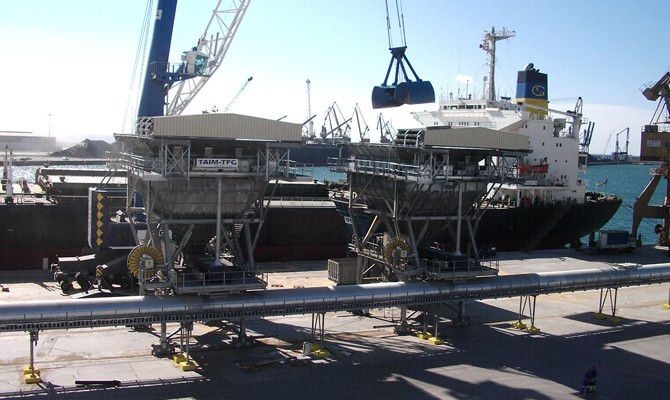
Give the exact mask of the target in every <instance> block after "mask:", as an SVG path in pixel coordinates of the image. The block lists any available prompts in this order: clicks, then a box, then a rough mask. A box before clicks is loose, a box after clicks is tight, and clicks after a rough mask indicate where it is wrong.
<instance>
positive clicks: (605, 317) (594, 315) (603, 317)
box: [593, 312, 607, 319]
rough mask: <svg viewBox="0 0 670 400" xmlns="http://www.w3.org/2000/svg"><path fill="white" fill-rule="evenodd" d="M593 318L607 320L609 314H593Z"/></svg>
mask: <svg viewBox="0 0 670 400" xmlns="http://www.w3.org/2000/svg"><path fill="white" fill-rule="evenodd" d="M593 318H595V319H607V314H603V313H601V312H597V313H593Z"/></svg>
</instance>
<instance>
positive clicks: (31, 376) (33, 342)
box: [23, 331, 42, 383]
mask: <svg viewBox="0 0 670 400" xmlns="http://www.w3.org/2000/svg"><path fill="white" fill-rule="evenodd" d="M28 333H29V334H30V365H28V366H27V367H25V368H24V369H23V379H24V381H25V383H41V382H42V378H41V377H40V369H39V368H37V367H35V347H36V346H37V340H38V339H39V331H30V332H28Z"/></svg>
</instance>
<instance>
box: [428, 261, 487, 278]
mask: <svg viewBox="0 0 670 400" xmlns="http://www.w3.org/2000/svg"><path fill="white" fill-rule="evenodd" d="M421 263H422V266H423V268H424V270H425V271H426V273H428V274H431V275H449V274H462V273H467V274H472V273H478V272H482V271H498V270H499V268H500V262H499V261H498V260H485V259H480V260H475V259H471V258H468V259H463V260H439V261H438V260H426V259H422V260H421Z"/></svg>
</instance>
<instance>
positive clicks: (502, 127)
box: [414, 30, 621, 250]
mask: <svg viewBox="0 0 670 400" xmlns="http://www.w3.org/2000/svg"><path fill="white" fill-rule="evenodd" d="M494 32H495V31H494V30H492V31H491V33H487V35H486V36H485V37H484V44H482V46H481V47H482V48H483V49H485V50H487V52H488V53H489V55H490V57H491V59H490V63H491V64H493V63H494V62H495V51H494V49H495V47H494V44H492V42H493V43H495V40H500V39H499V38H500V36H498V35H495V34H494ZM506 37H509V35H506V36H504V37H503V38H506ZM491 49H493V51H491ZM492 69H494V68H493V66H492ZM494 85H495V83H494V80H493V79H492V77H491V78H490V79H489V90H488V93H489V95H490V96H488V97H487V98H481V99H474V98H472V96H471V95H466V96H464V97H457V98H455V97H454V96H453V95H450V96H449V97H448V98H447V99H443V100H441V101H440V102H439V106H438V109H437V110H435V111H423V112H416V113H414V116H415V118H416V120H417V121H419V122H420V123H421V124H423V125H424V126H426V127H429V128H431V127H449V128H452V129H465V128H486V129H491V130H495V131H500V132H509V133H515V134H519V135H523V136H524V137H526V138H527V140H528V143H529V146H530V149H531V150H532V151H531V152H530V153H528V154H527V155H525V156H523V157H522V158H521V159H520V163H519V169H518V177H517V178H518V179H516V180H514V181H511V182H508V183H504V184H503V185H502V186H501V187H500V189H499V190H497V191H495V192H494V193H495V194H494V195H492V196H491V197H489V198H488V199H487V201H489V202H490V203H491V204H492V205H493V206H494V207H492V210H491V211H490V212H488V211H487V213H488V214H489V215H488V216H487V215H485V216H484V219H485V221H487V222H490V224H489V226H487V228H486V229H487V230H491V229H493V230H494V231H493V232H491V231H489V232H481V233H479V235H480V237H482V239H483V240H488V241H492V242H498V243H501V244H503V246H502V247H504V248H507V249H519V248H520V249H526V250H530V249H532V248H534V247H536V246H542V247H560V246H563V245H565V244H566V243H571V244H577V242H578V241H579V238H580V237H582V236H583V235H586V234H588V233H589V231H590V230H595V229H598V228H600V227H601V226H602V225H603V224H604V223H606V222H607V221H608V220H609V218H611V216H612V215H613V214H614V212H616V210H617V208H618V206H619V205H620V204H621V200H620V199H619V198H613V197H610V198H608V196H602V195H600V194H597V193H589V192H587V183H586V181H585V179H583V178H582V177H580V173H583V172H585V170H586V154H582V153H580V149H579V146H580V131H581V129H582V125H583V124H584V123H585V122H586V121H585V120H584V119H583V116H582V99H581V98H579V99H578V100H577V102H576V104H575V107H574V109H573V110H567V111H559V110H552V109H550V108H549V100H548V79H547V74H545V73H543V72H540V70H539V69H537V68H536V67H535V66H534V65H533V64H528V65H527V66H526V67H525V68H524V69H523V70H522V71H519V72H518V76H517V88H516V99H514V100H512V99H511V98H508V97H500V98H496V97H495V95H494V94H495V91H494V87H495V86H494ZM607 200H611V201H607ZM587 206H588V208H589V209H590V211H589V213H588V214H591V216H590V217H587V218H586V219H585V220H584V219H582V217H581V215H582V214H583V212H582V210H583V208H584V207H587ZM496 209H498V210H496ZM501 209H507V210H511V209H515V210H514V211H515V212H513V213H507V215H509V216H511V215H513V214H514V215H515V217H514V218H512V219H508V218H504V213H502V212H501ZM496 214H497V215H496ZM524 215H525V216H526V217H524ZM501 218H504V219H505V222H500V221H501ZM529 218H530V219H532V224H531V225H528V226H524V224H525V223H528V222H530V221H529ZM580 219H581V221H580ZM524 221H525V222H524ZM570 225H573V226H572V228H574V229H570V227H569V226H570ZM496 230H497V231H496Z"/></svg>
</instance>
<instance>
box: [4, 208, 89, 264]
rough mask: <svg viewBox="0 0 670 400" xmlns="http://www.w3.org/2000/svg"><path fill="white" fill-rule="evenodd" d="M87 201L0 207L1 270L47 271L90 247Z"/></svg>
mask: <svg viewBox="0 0 670 400" xmlns="http://www.w3.org/2000/svg"><path fill="white" fill-rule="evenodd" d="M86 203H87V199H86V198H83V197H82V198H69V199H67V201H63V202H61V203H60V204H52V203H39V204H34V203H27V204H2V205H0V220H1V221H2V225H1V226H2V228H1V234H0V270H13V269H43V268H48V266H49V265H50V264H51V263H53V262H55V261H56V259H57V257H58V256H76V255H81V254H82V251H83V249H84V248H86V247H87V246H88V243H87V242H88V240H87V232H88V228H87V226H88V216H87V212H86Z"/></svg>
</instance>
